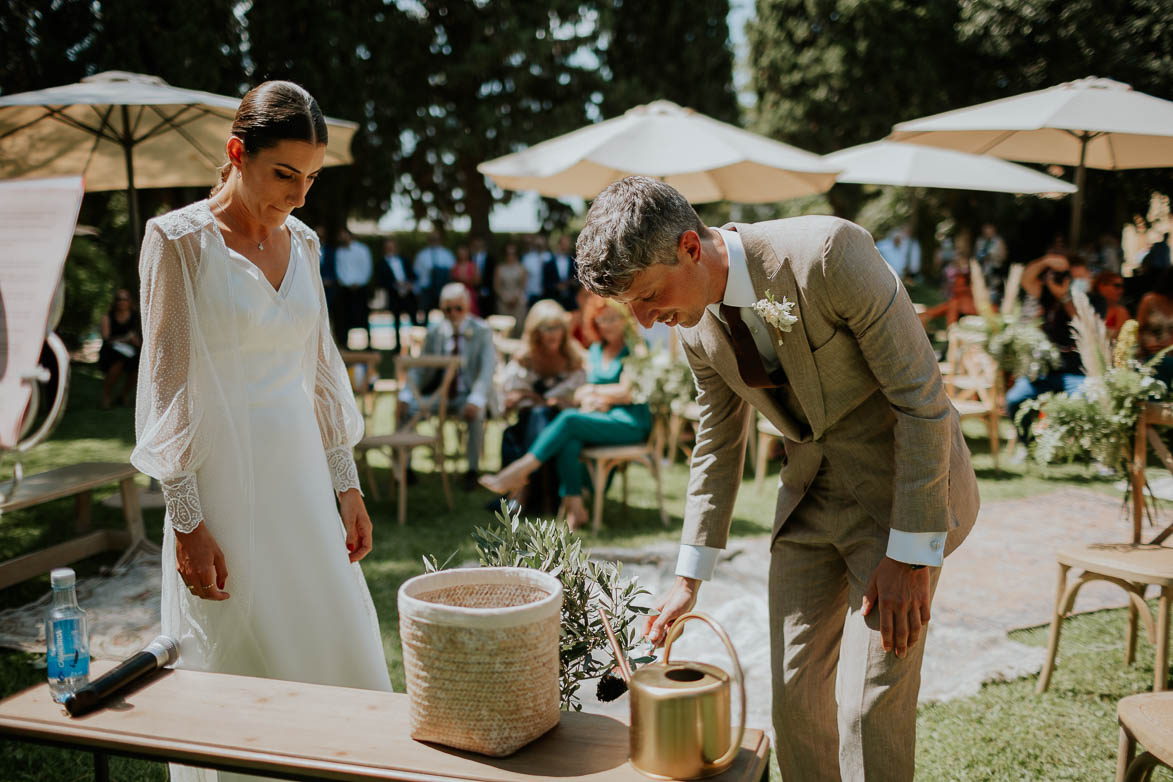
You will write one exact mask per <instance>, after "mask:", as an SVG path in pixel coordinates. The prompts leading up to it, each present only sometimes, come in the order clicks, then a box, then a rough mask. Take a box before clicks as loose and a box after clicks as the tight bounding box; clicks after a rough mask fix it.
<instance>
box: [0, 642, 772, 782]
mask: <svg viewBox="0 0 1173 782" xmlns="http://www.w3.org/2000/svg"><path fill="white" fill-rule="evenodd" d="M111 665H112V664H111V663H95V664H94V666H93V668H94V674H95V675H97V674H100V673H102V672H103V671H104V670H106V669H108V668H109V667H111ZM408 708H409V707H408V697H407V696H406V695H403V694H400V693H384V692H372V691H370V690H355V689H349V688H345V687H324V686H321V685H314V684H300V683H295V682H285V681H278V680H274V679H254V678H251V677H247V676H230V675H227V674H218V673H199V672H196V671H170V670H169V671H164V672H163V673H161V674H160V675H158V676H156V677H155V678H153V679H152V680H151V681H150V682H148V683H147V684H146V685H144V686H142V687H140V688H139V689H137V690H135V691H133V692H131V693H129V694H127V695H126V696H125V697H124V699H123V700H122V701H121V702H119V703H116V704H114V705H113V706H112V707H108V708H105V709H102V710H99V711H97V712H94V713H93V714H89V715H87V716H85V717H82V718H80V719H71V718H70V717H69V716H68V715H66V713H65V711H64V709H62V707H61V706H60V705H58V704H56V703H53V701H52V699H51V698H50V696H49V686H48V684H42V685H39V686H37V687H33V688H31V689H29V690H26V691H24V692H22V693H19V694H17V695H14V696H12V697H11V698H8V699H7V700H5V701H3V702H0V738H9V739H18V740H24V741H33V742H37V743H44V744H51V745H55V746H60V747H65V748H68V749H78V750H84V751H89V752H93V753H94V759H95V763H94V766H95V777H96V778H97V779H98V780H102V781H104V780H105V778H106V777H104V776H103V774H104V773H105V768H106V754H107V753H109V754H115V755H126V756H130V757H140V758H146V759H150V760H159V761H175V762H181V763H186V764H189V765H195V766H205V767H208V768H216V769H221V770H225V771H238V772H244V773H250V774H257V775H261V776H271V777H279V778H283V779H298V780H311V779H314V780H320V779H326V780H345V781H346V782H357V780H376V779H383V780H387V779H394V780H402V781H403V782H447V781H448V780H475V782H573V780H576V779H577V780H590V781H591V782H647V779H648V777H645V776H643V775H642V774H640V773H639V772H638V771H636V770H635V769H633V768H632V767H631V765H630V764H629V763H628V762H627V726H626V725H625V724H623V723H622V722H619V721H618V720H615V719H612V718H610V717H604V716H601V715H598V714H582V713H574V712H564V713H563V714H562V721H561V723H559V725H558V727H556V728H555V729H554V730H552V731H550V732H549V733H547V734H546V735H545V736H543V737H542V738H540V739H538V740H537V741H536V742H534V743H533V744H530V745H529V746H527V747H524V748H523V749H521V750H520V751H519V752H517V753H516V754H514V755H511V756H510V757H507V758H489V757H485V756H482V755H476V754H473V753H469V752H461V751H459V750H454V749H449V748H447V747H442V746H439V745H435V744H424V743H422V742H418V741H415V740H413V739H412V738H411V737H410V735H409V734H410V723H409V714H408ZM769 748H770V742H769V739H768V738H767V737H766V736H765V735H763V733H762V732H761V731H760V730H746V731H745V738H744V740H743V741H742V747H741V753H740V754H739V755H738V757H737V760H736V761H735V762H734V765H733V767H732V768H731V769H730V770H729V771H726V772H725V773H724V774H721V775H720V776H717V777H713V778H712V779H714V780H719V781H720V782H759V780H762V779H768V777H769V771H768V768H767V763H766V761H767V758H768V757H769Z"/></svg>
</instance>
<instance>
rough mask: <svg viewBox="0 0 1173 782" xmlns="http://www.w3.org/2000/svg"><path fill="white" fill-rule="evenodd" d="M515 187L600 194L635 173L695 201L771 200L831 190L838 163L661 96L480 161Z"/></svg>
mask: <svg viewBox="0 0 1173 782" xmlns="http://www.w3.org/2000/svg"><path fill="white" fill-rule="evenodd" d="M477 170H479V171H480V172H481V173H482V174H485V175H486V176H488V177H489V178H490V179H492V180H493V181H494V182H495V183H496V184H497V185H499V186H500V187H503V188H506V189H508V190H534V191H536V192H538V193H541V194H542V195H545V196H552V197H560V196H572V195H574V196H581V197H583V198H593V197H595V196H596V195H598V194H599V192H600V191H601V190H603V188H605V187H606V186H607V185H609V184H611V183H612V182H614V181H615V180H617V179H621V178H623V177H625V176H630V175H632V174H642V175H644V176H650V177H656V178H658V179H662V180H663V181H664V182H666V183H667V184H669V185H672V186H673V187H675V188H676V189H677V190H679V191H680V192H681V193H682V194H683V195H684V197H685V198H687V199H688V200H689V201H691V202H693V203H705V202H708V201H720V200H728V201H736V202H739V203H766V202H771V201H781V200H783V199H786V198H794V197H796V196H803V195H811V194H814V193H821V192H824V191H826V190H827V189H828V188H830V187H831V185H832V184H834V183H835V174H836V171H837V169H835V168H834V167H833V166H830V165H828V164H827V163H826V162H824V161H823V159H822V158H821V157H819V156H818V155H815V154H812V153H810V152H805V151H803V150H801V149H798V148H796V147H792V146H789V145H786V144H783V143H781V142H778V141H773V140H771V139H768V138H765V137H764V136H759V135H757V134H755V133H750V132H749V131H746V130H742V129H741V128H738V127H735V126H733V125H729V124H727V123H724V122H718V121H717V120H715V119H712V118H710V117H706V116H705V115H703V114H698V113H697V112H695V111H693V110H692V109H686V108H682V107H680V106H678V105H676V104H675V103H672V102H671V101H666V100H658V101H655V102H653V103H649V104H647V105H645V106H637V107H635V108H633V109H631V110H629V111H628V112H627V113H625V114H624V115H623V116H621V117H615V118H614V119H610V120H607V121H605V122H600V123H598V124H595V125H588V126H587V127H585V128H580V129H579V130H576V131H573V132H571V133H567V134H565V135H562V136H558V137H557V138H553V139H550V140H549V141H544V142H542V143H540V144H536V145H534V146H533V147H530V148H529V149H525V150H522V151H521V152H515V153H513V154H511V155H505V156H504V157H500V158H497V159H495V160H490V161H487V162H485V163H482V164H480V165H479V166H478V167H477Z"/></svg>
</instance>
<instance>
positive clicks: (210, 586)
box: [200, 584, 216, 589]
mask: <svg viewBox="0 0 1173 782" xmlns="http://www.w3.org/2000/svg"><path fill="white" fill-rule="evenodd" d="M214 586H216V585H215V584H204V585H203V586H202V587H200V589H211V588H212V587H214Z"/></svg>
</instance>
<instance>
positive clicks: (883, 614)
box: [863, 557, 933, 657]
mask: <svg viewBox="0 0 1173 782" xmlns="http://www.w3.org/2000/svg"><path fill="white" fill-rule="evenodd" d="M931 576H932V572H931V570H930V568H927V567H924V568H919V569H917V570H913V569H912V568H910V567H909V566H908V565H907V564H905V563H903V562H897V561H896V560H894V559H890V558H889V557H884V558H883V559H882V560H880V565H879V567H877V568H876V572H875V573H873V574H872V580H871V582H870V583H869V584H868V590H867V592H865V593H864V596H863V615H864V616H867V615H868V614H870V613H871V612H872V611H874V610H875V609H877V608H878V609H879V611H880V635H881V637H882V639H883V643H884V651H885V652H895V653H896V656H897V657H903V656H904V655H905V654H907V653H908V650H909V648H911V647H913V646H915V645H916V642H917V641H919V640H920V637H921V635H922V634H923V632H924V627H925V625H927V624H928V623H929V604H930V603H931V602H932V600H933V595H932V589H931V588H930V585H931Z"/></svg>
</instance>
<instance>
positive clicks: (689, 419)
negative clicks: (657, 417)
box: [666, 402, 701, 466]
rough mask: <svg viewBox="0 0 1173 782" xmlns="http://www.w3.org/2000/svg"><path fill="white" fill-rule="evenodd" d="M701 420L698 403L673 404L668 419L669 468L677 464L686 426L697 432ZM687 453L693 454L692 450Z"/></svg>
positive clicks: (687, 450) (667, 455)
mask: <svg viewBox="0 0 1173 782" xmlns="http://www.w3.org/2000/svg"><path fill="white" fill-rule="evenodd" d="M700 420H701V406H700V405H699V404H697V403H696V402H689V403H688V404H684V405H681V404H677V403H676V402H673V403H672V414H671V415H670V416H669V417H668V446H667V454H666V458H667V459H668V464H669V466H671V465H672V464H674V463H675V462H676V449H677V448H681V447H682V446H681V445H680V435H681V434H683V432H684V426H685V424H688V425H690V426H692V428H693V429H694V430H695V429H696V425H697V424H698V423H700ZM685 451H686V453H689V454H691V450H690V449H685ZM690 458H691V457H690Z"/></svg>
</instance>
